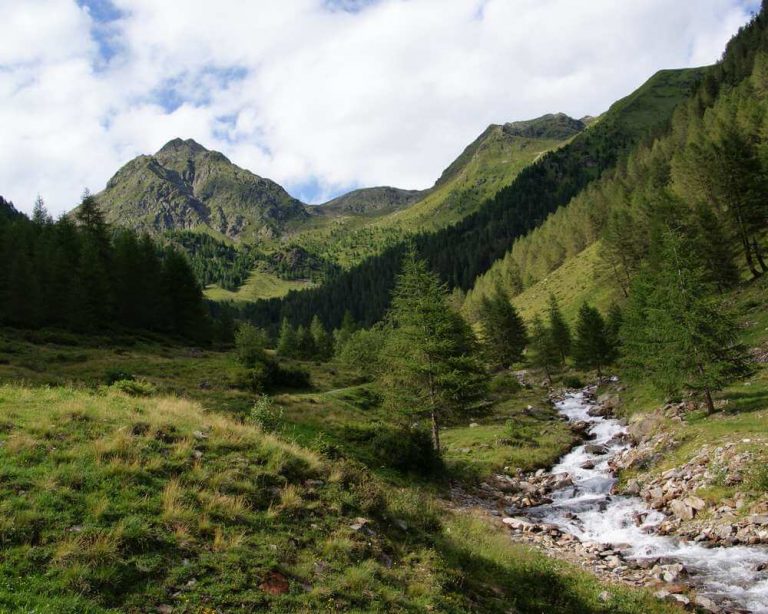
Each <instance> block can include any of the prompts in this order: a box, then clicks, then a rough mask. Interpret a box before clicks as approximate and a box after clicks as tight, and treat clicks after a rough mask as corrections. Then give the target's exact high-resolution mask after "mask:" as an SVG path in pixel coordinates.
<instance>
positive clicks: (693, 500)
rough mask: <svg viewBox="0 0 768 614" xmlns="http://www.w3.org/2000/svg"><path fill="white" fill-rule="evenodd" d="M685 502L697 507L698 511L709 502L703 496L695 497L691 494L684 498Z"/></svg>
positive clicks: (694, 507)
mask: <svg viewBox="0 0 768 614" xmlns="http://www.w3.org/2000/svg"><path fill="white" fill-rule="evenodd" d="M684 503H685V504H686V505H687V506H689V507H692V508H693V509H695V510H696V511H697V512H700V511H701V510H703V509H704V508H705V507H707V502H706V501H704V499H702V498H701V497H695V496H693V495H691V496H690V497H686V498H685V500H684Z"/></svg>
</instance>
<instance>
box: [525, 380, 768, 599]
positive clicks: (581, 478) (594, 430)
mask: <svg viewBox="0 0 768 614" xmlns="http://www.w3.org/2000/svg"><path fill="white" fill-rule="evenodd" d="M592 406H593V405H592V402H591V401H590V400H589V398H588V397H587V396H586V395H585V394H584V393H583V392H578V393H570V394H568V395H567V396H566V397H565V399H564V400H562V401H560V402H558V403H557V408H558V410H559V411H560V412H561V413H562V414H564V415H565V416H567V418H568V419H569V420H570V421H584V422H588V423H589V425H590V428H589V433H590V434H591V436H592V437H593V438H592V439H591V440H590V441H588V442H586V443H585V444H584V445H580V446H578V447H576V448H574V449H573V450H572V451H571V452H570V453H569V454H567V455H566V456H564V457H563V458H562V459H561V461H560V462H559V463H558V464H557V465H556V466H554V467H553V468H552V471H551V472H552V473H553V474H561V473H568V474H570V476H571V477H572V479H573V484H572V485H570V486H566V487H565V488H562V489H560V490H556V491H554V492H553V493H552V494H550V495H549V496H550V497H551V498H552V499H553V502H552V503H548V504H545V505H541V506H538V507H535V508H530V509H528V510H526V511H525V514H526V515H527V516H529V517H532V518H535V519H537V520H541V521H542V522H547V523H551V524H554V525H557V526H558V527H560V528H561V529H563V530H565V531H567V532H569V533H571V534H573V535H575V536H576V537H578V538H579V539H580V540H581V541H582V542H594V543H599V544H610V545H612V546H615V549H617V550H621V552H622V553H623V554H624V556H625V558H626V559H630V560H631V559H635V560H641V559H653V560H655V559H661V560H662V561H663V563H664V564H669V563H682V564H683V565H684V566H685V568H686V570H687V571H688V574H689V577H688V581H689V582H690V584H692V585H693V586H694V587H695V588H696V591H697V593H698V594H699V595H704V596H706V597H708V598H710V599H712V600H714V601H715V602H717V603H718V604H720V605H721V607H726V608H736V609H738V610H742V611H743V610H745V609H746V610H748V611H750V612H768V577H767V576H766V573H765V572H758V571H757V567H758V565H759V564H761V563H765V562H766V561H767V560H768V548H766V547H763V546H749V547H747V546H733V547H707V546H704V545H702V544H697V543H693V542H684V541H680V540H677V539H675V538H673V537H665V536H661V535H658V534H656V532H655V527H656V526H657V525H658V524H659V523H660V522H661V521H662V520H664V515H663V514H661V513H660V512H657V511H654V510H651V509H649V508H648V507H647V505H646V504H645V502H644V501H643V500H642V499H640V498H639V497H631V496H619V495H611V494H610V491H611V488H612V486H613V485H614V484H615V482H616V478H615V477H614V475H613V474H612V472H611V470H610V468H609V466H608V463H609V461H610V459H611V458H613V457H614V456H615V455H616V454H618V453H620V452H621V451H623V450H626V449H627V448H628V447H630V444H629V443H627V437H622V435H624V434H625V433H626V428H625V427H624V426H623V425H622V424H621V423H620V422H619V421H617V420H613V419H610V418H601V417H596V416H590V415H589V413H588V411H589V409H590V408H591V407H592ZM590 444H592V445H595V444H597V445H603V446H605V447H606V448H607V449H608V450H607V453H606V454H599V455H598V454H591V453H589V452H587V447H588V446H589V445H590ZM587 461H591V462H592V463H594V468H593V469H584V468H582V465H584V464H585V463H586V464H587V466H589V463H588V462H587ZM636 518H644V520H643V523H642V524H641V525H640V526H638V525H637V524H636V522H635V520H636Z"/></svg>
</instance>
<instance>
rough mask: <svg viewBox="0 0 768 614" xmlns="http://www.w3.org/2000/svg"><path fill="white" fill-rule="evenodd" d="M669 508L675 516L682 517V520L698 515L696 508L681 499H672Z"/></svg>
mask: <svg viewBox="0 0 768 614" xmlns="http://www.w3.org/2000/svg"><path fill="white" fill-rule="evenodd" d="M669 510H670V511H671V512H672V513H673V514H674V515H675V516H677V517H678V518H680V520H692V519H693V517H694V516H695V515H696V510H695V508H693V507H691V506H690V505H688V504H687V503H686V502H685V501H682V500H681V499H672V501H670V502H669Z"/></svg>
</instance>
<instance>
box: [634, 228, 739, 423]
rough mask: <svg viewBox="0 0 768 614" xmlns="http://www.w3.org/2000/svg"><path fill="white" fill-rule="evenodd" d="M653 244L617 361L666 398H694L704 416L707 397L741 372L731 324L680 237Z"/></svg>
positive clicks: (662, 236)
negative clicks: (688, 395)
mask: <svg viewBox="0 0 768 614" xmlns="http://www.w3.org/2000/svg"><path fill="white" fill-rule="evenodd" d="M655 244H656V247H655V248H654V252H653V253H652V255H651V258H650V259H649V262H648V263H647V264H646V266H645V267H644V268H643V270H642V271H641V272H640V274H638V275H637V277H636V278H635V280H634V282H633V285H632V292H631V294H630V301H629V305H628V307H627V310H626V317H625V323H624V325H623V327H622V343H623V350H624V362H625V364H626V365H627V366H628V367H629V368H630V372H631V373H634V375H635V376H636V377H639V378H648V379H649V380H650V381H651V383H653V384H654V385H655V386H656V387H657V388H659V389H660V390H662V391H664V392H665V393H667V394H669V395H671V396H673V395H677V394H680V393H681V392H683V391H688V392H691V393H693V394H696V395H700V396H701V397H702V398H703V399H704V401H705V404H706V408H707V413H710V414H711V413H712V412H713V411H714V410H715V405H714V400H713V394H714V393H715V392H716V391H718V390H722V388H724V387H725V386H726V385H728V384H729V383H730V382H732V381H733V380H734V379H736V378H737V377H739V376H741V375H743V374H745V373H746V372H747V371H748V369H747V365H746V361H745V358H744V351H743V348H742V347H741V346H739V344H738V343H737V340H736V334H737V330H738V327H737V325H736V322H735V321H734V320H733V319H732V318H731V317H730V316H729V315H728V313H727V312H726V310H725V308H724V306H723V304H722V301H721V300H719V299H718V298H717V296H716V295H715V294H713V290H714V288H713V287H712V286H711V285H710V284H708V283H707V279H706V274H705V272H704V271H703V269H702V267H701V266H700V264H699V263H698V262H697V261H696V260H695V259H694V258H693V257H692V255H691V250H688V249H686V245H685V244H684V242H683V240H682V239H681V238H680V237H679V236H677V234H676V233H675V232H674V231H672V230H669V229H665V230H664V231H662V232H660V233H659V235H658V238H657V239H656V241H655Z"/></svg>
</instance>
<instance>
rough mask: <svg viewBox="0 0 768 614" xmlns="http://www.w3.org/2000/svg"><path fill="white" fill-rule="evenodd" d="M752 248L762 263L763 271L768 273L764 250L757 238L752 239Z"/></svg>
mask: <svg viewBox="0 0 768 614" xmlns="http://www.w3.org/2000/svg"><path fill="white" fill-rule="evenodd" d="M752 248H753V249H754V250H755V257H756V258H757V261H758V262H759V263H760V268H761V269H762V270H763V273H768V266H766V265H765V259H764V258H763V250H762V248H761V247H760V244H759V243H758V242H757V239H752Z"/></svg>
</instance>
